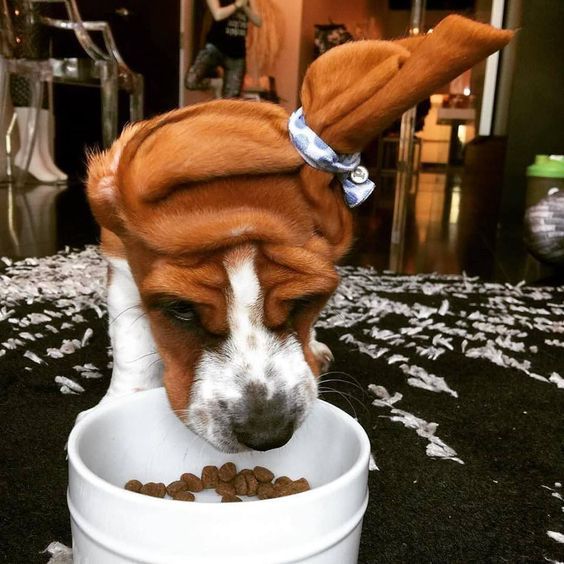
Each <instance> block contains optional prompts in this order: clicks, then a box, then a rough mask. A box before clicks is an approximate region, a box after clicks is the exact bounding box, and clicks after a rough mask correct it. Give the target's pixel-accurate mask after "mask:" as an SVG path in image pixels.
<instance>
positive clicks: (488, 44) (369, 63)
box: [302, 15, 513, 153]
mask: <svg viewBox="0 0 564 564" xmlns="http://www.w3.org/2000/svg"><path fill="white" fill-rule="evenodd" d="M512 36H513V32H512V31H507V30H499V29H496V28H494V27H492V26H490V25H487V24H482V23H478V22H475V21H472V20H469V19H467V18H463V17H461V16H457V15H452V16H448V17H446V18H445V19H444V20H442V21H441V22H440V23H439V24H438V25H437V26H436V27H435V28H434V30H433V32H432V33H430V34H427V35H424V36H421V37H412V38H407V39H401V40H398V41H392V42H386V41H360V42H354V43H348V44H345V45H341V46H339V47H335V48H334V49H332V50H330V51H329V52H327V53H326V54H325V55H323V56H322V57H320V58H319V59H317V60H316V61H315V62H314V63H313V64H312V65H311V66H310V68H309V69H308V71H307V73H306V76H305V79H304V84H303V87H302V105H303V108H304V115H305V118H306V121H307V123H308V125H309V126H310V127H311V128H312V129H313V130H314V131H315V132H316V133H317V134H318V135H319V136H320V137H321V138H322V139H323V140H324V141H325V142H326V143H328V144H329V145H330V146H331V147H333V149H335V151H337V152H339V153H355V152H358V151H361V150H362V149H363V148H364V147H365V146H366V144H367V143H368V142H369V141H370V140H371V139H373V138H374V137H375V136H376V135H378V134H379V133H380V132H381V131H383V130H384V129H385V128H386V127H387V126H389V125H390V124H391V123H392V122H393V121H394V120H396V119H397V118H399V117H400V116H401V114H402V113H403V112H404V111H406V110H407V109H409V108H410V107H412V106H414V105H415V104H416V103H418V102H419V101H421V100H423V99H425V98H427V97H429V96H430V95H431V94H432V93H433V92H434V91H435V90H436V89H437V88H438V87H440V86H442V85H444V84H446V83H447V82H449V81H450V80H452V79H453V78H455V77H457V76H458V75H459V74H461V73H462V72H464V71H465V70H466V69H469V68H471V67H472V66H474V65H475V64H476V63H477V62H479V61H481V60H482V59H484V58H485V57H487V56H488V55H490V54H491V53H493V52H495V51H497V50H498V49H501V48H502V47H504V46H505V45H506V44H507V43H508V42H509V41H510V40H511V37H512Z"/></svg>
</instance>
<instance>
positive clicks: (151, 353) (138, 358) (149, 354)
mask: <svg viewBox="0 0 564 564" xmlns="http://www.w3.org/2000/svg"><path fill="white" fill-rule="evenodd" d="M155 354H159V351H152V352H149V353H145V354H142V355H141V356H138V357H137V358H133V359H132V360H128V361H127V362H128V363H130V362H137V361H138V360H141V359H142V358H146V357H148V356H152V355H155Z"/></svg>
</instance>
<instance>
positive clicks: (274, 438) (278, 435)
mask: <svg viewBox="0 0 564 564" xmlns="http://www.w3.org/2000/svg"><path fill="white" fill-rule="evenodd" d="M233 432H234V433H235V436H236V437H237V440H238V441H239V442H240V443H241V444H243V445H245V446H248V447H249V448H252V449H253V450H262V451H264V450H270V449H273V448H280V447H281V446H284V445H285V444H286V443H287V442H288V441H289V440H290V439H291V438H292V435H293V434H294V424H293V423H288V424H286V426H285V427H282V428H278V429H275V430H271V431H267V430H265V429H264V428H257V427H256V425H254V424H247V425H242V426H237V427H234V428H233Z"/></svg>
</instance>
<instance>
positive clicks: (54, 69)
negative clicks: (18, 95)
mask: <svg viewBox="0 0 564 564" xmlns="http://www.w3.org/2000/svg"><path fill="white" fill-rule="evenodd" d="M22 1H23V2H24V3H25V4H26V5H27V6H28V7H29V8H30V10H29V13H30V14H32V17H35V16H34V14H37V12H38V10H34V9H33V8H37V7H38V6H39V7H40V6H41V5H46V4H50V5H53V4H59V5H62V6H63V7H64V9H65V14H66V19H57V18H52V17H46V16H43V15H39V16H38V19H39V25H41V26H46V27H47V28H54V29H58V30H66V31H72V32H73V33H74V35H75V36H76V39H77V40H78V42H79V44H80V46H81V47H82V49H83V50H84V52H85V54H86V55H87V57H84V58H49V59H46V60H36V59H28V58H21V57H18V56H16V54H17V53H18V43H19V41H18V39H19V38H18V37H17V36H16V34H15V32H14V29H15V27H14V21H13V18H14V16H17V15H19V13H18V11H17V10H11V9H10V7H9V6H8V2H7V0H0V3H1V4H0V8H1V9H0V31H1V36H0V48H1V51H0V110H1V115H6V111H5V109H6V108H7V107H8V85H9V77H10V75H19V76H23V77H25V78H27V79H28V80H29V86H30V98H31V102H30V105H31V107H33V108H34V109H36V110H37V111H32V112H31V113H30V117H29V119H28V123H27V124H26V129H27V133H28V136H27V146H26V148H25V149H26V153H25V157H24V158H23V159H22V162H23V163H24V166H23V167H21V169H20V170H19V171H17V174H16V175H15V176H14V177H15V179H16V184H18V183H21V182H23V181H24V180H25V176H26V172H27V168H28V166H29V159H30V157H31V153H32V150H33V144H34V142H35V137H36V134H37V116H38V114H39V109H40V107H41V103H42V99H43V94H44V88H45V85H46V84H50V83H63V84H71V85H78V86H94V87H99V88H100V92H101V108H102V144H103V146H104V147H109V146H110V145H111V144H112V142H113V140H114V139H115V138H116V137H117V133H118V131H117V130H118V91H119V90H124V91H126V92H127V93H128V94H129V114H130V120H131V121H137V120H140V119H142V118H143V90H144V87H143V76H142V75H140V74H138V73H135V72H133V71H132V70H131V69H130V68H129V67H128V66H127V64H126V63H125V61H124V60H123V59H122V57H121V55H120V53H119V50H118V48H117V45H116V42H115V40H114V37H113V34H112V31H111V29H110V27H109V25H108V23H107V22H105V21H83V20H82V18H81V16H80V13H79V11H78V8H77V6H76V3H75V0H22ZM34 23H35V24H37V23H38V22H37V21H34ZM94 34H99V35H100V36H101V38H102V43H103V47H100V46H99V45H98V44H97V43H96V42H95V41H94V37H93V35H94ZM12 126H13V120H12ZM12 128H13V127H12ZM10 133H11V131H10V128H9V133H8V135H9V134H10ZM10 148H11V143H10V140H8V139H6V153H7V172H8V178H9V179H10V178H11V175H13V174H14V167H13V166H12V155H11V154H10ZM26 164H27V166H25V165H26Z"/></svg>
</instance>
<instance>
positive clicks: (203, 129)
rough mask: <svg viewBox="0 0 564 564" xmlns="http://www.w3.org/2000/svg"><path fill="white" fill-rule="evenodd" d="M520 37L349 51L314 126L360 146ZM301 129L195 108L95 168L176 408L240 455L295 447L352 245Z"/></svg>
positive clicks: (314, 75)
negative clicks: (304, 149)
mask: <svg viewBox="0 0 564 564" xmlns="http://www.w3.org/2000/svg"><path fill="white" fill-rule="evenodd" d="M509 36H510V34H508V33H507V32H500V31H497V30H494V29H493V28H489V26H483V25H481V24H476V23H474V22H469V21H468V20H464V19H462V18H458V17H454V18H451V19H450V20H449V19H447V21H445V22H443V24H441V25H439V26H437V27H436V28H435V30H434V33H433V34H432V35H431V36H426V37H422V38H414V39H410V40H405V41H399V42H377V41H365V42H359V43H353V44H348V45H344V46H341V47H338V48H335V49H334V50H332V51H329V52H328V53H327V54H325V55H324V56H322V57H321V58H320V59H318V60H317V61H316V62H315V63H314V64H313V65H312V66H311V67H310V69H309V70H308V73H307V75H306V78H305V81H304V86H303V89H302V102H303V107H304V113H305V116H306V119H307V121H308V123H309V125H310V127H311V128H312V129H313V130H314V131H316V132H317V133H318V134H319V135H320V136H321V137H322V138H323V139H324V140H325V141H326V142H327V143H328V144H329V145H330V146H332V147H333V148H334V149H335V150H336V151H338V152H341V153H351V152H357V151H360V150H361V149H362V148H363V147H364V145H365V144H366V143H368V141H370V139H371V138H373V137H374V136H375V135H376V134H378V132H379V131H381V130H382V129H384V128H385V127H387V125H389V123H390V122H392V121H393V120H394V119H396V118H397V117H398V116H399V115H400V114H401V113H402V112H403V111H404V110H405V109H407V108H409V107H410V106H412V105H413V104H415V103H416V102H417V101H419V100H420V99H422V98H424V97H426V96H428V95H429V94H431V93H432V91H433V90H434V89H435V88H436V87H438V86H440V85H442V84H443V83H445V82H447V81H448V80H449V79H451V78H453V77H455V76H457V75H458V74H459V73H460V72H462V71H463V70H465V69H466V68H468V67H469V66H471V65H472V64H473V63H474V62H476V61H477V60H479V59H481V58H482V57H484V56H485V55H487V54H489V53H490V52H492V51H494V50H496V49H499V48H500V47H501V46H502V45H504V44H505V43H506V42H507V41H508V40H509ZM287 119H288V116H287V115H286V113H285V112H284V111H283V110H282V109H281V108H280V107H278V106H275V105H271V104H266V103H252V102H241V101H227V100H226V101H216V102H211V103H208V104H202V105H198V106H192V107H188V108H184V109H180V110H177V111H174V112H171V113H169V114H166V115H164V116H160V117H157V118H154V119H152V120H149V121H146V122H141V123H138V124H135V125H133V126H132V127H130V128H128V129H126V130H125V131H124V133H123V134H122V136H121V137H120V139H118V140H117V141H116V143H115V144H114V145H113V147H112V148H111V149H110V150H108V151H107V152H105V153H101V154H97V155H94V156H92V158H91V161H90V169H89V179H88V195H89V199H90V203H91V206H92V209H93V211H94V213H95V215H96V217H97V219H98V221H99V222H100V224H101V225H102V226H103V228H104V230H105V233H106V235H105V236H106V237H115V235H117V237H118V238H119V239H120V241H121V243H120V245H122V246H123V251H122V252H124V253H125V256H126V257H127V260H128V262H129V264H130V267H131V270H132V273H133V276H134V278H135V281H136V284H137V286H138V289H139V292H140V295H141V299H142V302H143V305H144V308H145V310H146V312H147V314H148V316H149V318H150V322H151V327H152V332H153V335H154V337H155V341H156V343H157V347H158V350H159V353H160V356H161V358H162V360H163V363H164V384H165V387H166V390H167V393H168V397H169V400H170V403H171V405H172V407H173V409H174V410H175V411H176V412H177V413H178V415H179V416H180V417H181V419H182V420H183V421H185V422H186V423H187V424H188V425H189V426H190V427H191V428H192V429H193V430H194V431H196V432H197V433H199V434H200V435H202V436H203V437H205V438H206V439H208V440H209V441H210V442H211V443H212V444H214V445H215V446H217V447H218V448H220V449H222V450H225V451H237V450H241V449H242V448H246V447H250V448H255V449H261V450H265V449H268V448H274V447H277V446H281V445H282V444H284V443H285V442H286V441H287V440H288V439H289V438H290V437H291V435H292V433H293V431H294V430H295V429H296V428H297V427H298V426H299V425H300V424H301V422H302V421H303V420H304V418H305V417H306V415H307V413H308V411H309V409H310V407H311V405H312V403H313V401H314V399H315V398H316V396H317V384H316V377H317V376H318V374H319V370H320V357H319V354H316V351H315V350H312V338H311V330H312V326H313V323H314V322H315V320H316V318H317V316H318V314H319V312H320V310H321V308H322V307H323V306H324V304H325V303H326V301H327V300H328V299H329V297H330V296H331V294H332V292H333V291H334V290H335V288H336V286H337V284H338V276H337V273H336V271H335V268H334V265H335V263H336V262H337V261H338V260H339V259H340V258H341V257H342V255H343V254H344V253H345V252H346V251H347V249H348V247H349V245H350V242H351V239H352V221H351V214H350V211H349V209H348V207H347V206H346V204H345V202H344V199H343V197H342V193H341V187H340V184H339V182H338V181H337V180H336V179H335V178H334V176H333V175H332V174H329V173H325V172H321V171H319V170H316V169H314V168H312V167H310V166H308V165H305V164H304V162H303V160H302V158H301V157H300V156H299V154H298V153H297V152H296V150H295V149H294V147H293V146H292V144H291V142H290V140H289V137H288V126H287ZM110 233H111V234H113V235H110Z"/></svg>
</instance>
